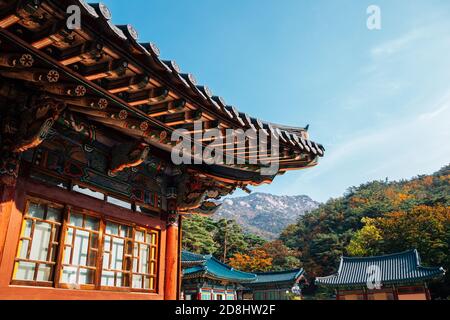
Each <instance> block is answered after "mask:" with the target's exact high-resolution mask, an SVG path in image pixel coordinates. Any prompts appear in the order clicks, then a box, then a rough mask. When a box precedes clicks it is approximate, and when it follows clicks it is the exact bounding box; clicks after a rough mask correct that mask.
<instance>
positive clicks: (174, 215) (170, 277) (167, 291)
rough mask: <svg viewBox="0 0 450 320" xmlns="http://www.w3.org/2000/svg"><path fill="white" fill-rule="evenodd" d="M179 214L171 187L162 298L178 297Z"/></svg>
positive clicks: (168, 199) (174, 298) (168, 198)
mask: <svg viewBox="0 0 450 320" xmlns="http://www.w3.org/2000/svg"><path fill="white" fill-rule="evenodd" d="M179 255H180V247H179V215H178V209H177V193H176V190H174V189H173V188H171V190H170V191H169V192H168V196H167V228H166V259H165V261H166V269H165V283H164V299H165V300H177V299H178V298H179V292H178V287H179V285H178V284H179V279H178V277H179V270H178V266H179V265H178V260H179V259H178V257H179Z"/></svg>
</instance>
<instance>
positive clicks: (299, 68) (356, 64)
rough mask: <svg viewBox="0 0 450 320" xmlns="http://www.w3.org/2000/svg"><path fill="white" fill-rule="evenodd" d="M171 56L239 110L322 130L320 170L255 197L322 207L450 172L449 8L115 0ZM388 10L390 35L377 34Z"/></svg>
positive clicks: (119, 15)
mask: <svg viewBox="0 0 450 320" xmlns="http://www.w3.org/2000/svg"><path fill="white" fill-rule="evenodd" d="M104 3H105V4H107V5H108V7H109V8H110V9H111V11H112V14H113V21H114V23H116V24H127V23H129V24H132V25H133V26H134V27H135V28H136V29H137V30H138V31H139V35H140V40H141V41H151V42H154V43H156V44H157V45H158V47H159V48H160V49H161V55H162V57H163V58H164V59H171V60H176V61H177V63H178V64H179V65H180V67H181V69H182V70H183V71H184V72H190V73H193V74H194V75H195V76H196V78H197V79H198V81H199V82H200V83H202V84H206V85H208V86H209V87H210V88H211V89H212V90H213V92H214V93H215V94H217V95H220V96H223V97H224V98H225V99H226V101H227V103H228V104H232V105H235V106H237V107H238V108H239V109H240V110H243V111H245V112H247V113H249V114H251V115H254V116H256V117H259V118H261V119H263V120H267V121H272V122H276V123H282V124H288V125H294V126H305V125H306V124H310V125H311V129H310V133H311V138H312V139H313V140H315V141H318V142H320V143H322V144H324V145H325V147H326V148H327V153H326V157H325V158H323V159H322V160H321V162H320V165H319V166H318V167H316V168H314V169H310V170H305V171H299V172H289V173H288V174H286V175H285V176H282V177H278V178H277V180H276V181H275V182H274V183H273V184H272V185H270V186H263V187H259V188H256V189H255V191H259V192H271V193H274V194H280V195H284V194H287V195H297V194H307V195H310V196H311V197H312V198H314V199H316V200H319V201H326V200H327V199H328V198H330V197H337V196H340V195H342V194H343V193H344V192H345V190H346V189H347V188H348V187H350V186H353V185H359V184H361V183H365V182H367V181H371V180H379V179H382V180H384V179H386V178H389V179H391V180H397V179H402V178H410V177H413V176H415V175H417V174H427V173H432V172H434V171H437V170H438V169H439V168H441V167H442V166H444V165H446V164H448V163H450V143H449V141H450V129H449V127H450V125H449V124H450V1H448V0H417V1H407V0H386V1H381V0H371V1H365V0H339V1H332V0H278V1H276V0H241V1H237V0H228V1H219V0H150V1H148V0H132V1H123V0H104ZM373 4H375V5H378V6H379V7H380V8H381V14H382V29H381V30H379V31H369V30H368V29H367V27H366V20H367V17H368V16H367V14H366V9H367V7H368V6H369V5H373Z"/></svg>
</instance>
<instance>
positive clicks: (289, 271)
mask: <svg viewBox="0 0 450 320" xmlns="http://www.w3.org/2000/svg"><path fill="white" fill-rule="evenodd" d="M300 271H304V269H303V268H299V269H292V270H286V271H269V272H255V274H256V275H271V274H287V273H294V272H296V273H298V272H300Z"/></svg>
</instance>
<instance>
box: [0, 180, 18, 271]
mask: <svg viewBox="0 0 450 320" xmlns="http://www.w3.org/2000/svg"><path fill="white" fill-rule="evenodd" d="M15 195H16V185H15V183H14V184H12V185H6V184H0V263H1V261H2V258H3V251H4V248H5V242H6V236H7V233H8V224H9V220H10V218H11V212H12V210H14V206H15V201H14V199H15Z"/></svg>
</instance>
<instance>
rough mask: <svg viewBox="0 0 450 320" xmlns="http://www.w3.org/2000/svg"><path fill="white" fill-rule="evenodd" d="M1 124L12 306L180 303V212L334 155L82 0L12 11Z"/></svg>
mask: <svg viewBox="0 0 450 320" xmlns="http://www.w3.org/2000/svg"><path fill="white" fill-rule="evenodd" d="M69 7H70V10H68V8H69ZM67 12H71V14H68V13H67ZM78 13H79V17H78V18H80V21H81V24H80V25H79V26H78V27H74V26H73V25H72V24H70V23H68V21H69V20H68V19H72V18H73V17H72V14H75V15H77V14H78ZM72 22H73V21H72ZM0 123H1V126H0V148H1V151H0V299H159V300H161V299H172V300H173V299H178V298H179V292H180V285H181V259H180V256H181V250H180V240H181V239H180V232H181V216H182V215H188V214H198V213H200V214H212V213H214V212H215V210H216V209H217V205H216V204H215V202H214V200H217V199H220V198H221V197H223V196H225V195H228V194H230V193H232V192H233V191H234V190H236V189H237V188H241V189H243V190H246V191H248V187H251V186H258V185H261V184H264V183H270V182H272V181H273V179H274V178H275V177H276V176H278V175H281V174H284V173H286V172H287V171H290V170H296V169H303V168H308V167H312V166H315V165H316V164H317V163H318V159H319V158H320V157H322V156H323V155H324V148H323V146H322V145H320V144H318V143H315V142H313V141H312V140H310V138H309V134H308V130H307V129H306V128H293V127H286V126H280V125H275V124H272V123H269V122H264V121H261V120H259V119H258V118H255V117H252V116H249V115H247V114H246V113H244V112H241V111H239V110H238V109H236V108H235V107H233V106H230V105H228V104H226V103H225V101H224V99H222V98H221V97H219V96H216V95H214V94H213V93H212V92H211V90H209V89H208V88H207V87H206V86H203V85H199V84H198V83H197V82H196V80H195V78H194V76H193V75H192V74H189V73H184V72H182V71H181V70H180V68H179V67H178V65H177V64H176V63H175V62H174V61H171V60H163V59H161V58H160V56H159V51H158V49H157V47H156V46H155V45H154V44H152V43H141V42H139V41H138V34H137V32H136V30H135V29H134V28H133V27H132V26H130V25H115V24H114V23H113V22H112V20H111V13H110V11H109V10H108V8H107V7H106V6H104V5H102V4H87V3H86V2H85V1H82V0H20V1H19V0H0ZM233 130H234V131H233ZM239 130H240V131H245V132H247V133H249V134H248V135H246V136H245V137H244V139H243V140H241V139H240V138H239V137H235V135H234V133H233V132H235V131H239ZM230 132H231V133H230ZM211 133H213V134H211ZM174 137H175V138H174ZM225 138H226V139H225ZM186 142H188V143H186ZM180 146H181V147H180ZM220 148H223V149H226V157H224V158H225V160H226V161H220V158H221V156H222V155H221V154H220V152H218V151H217V150H220ZM202 151H206V152H205V153H202ZM180 154H182V160H183V161H182V162H174V161H173V156H174V155H175V158H177V159H178V158H180V157H179V155H180ZM205 154H206V156H205ZM202 156H203V157H202ZM222 160H223V159H222ZM273 163H276V164H277V165H276V166H275V171H273V170H268V169H273V166H272V164H273Z"/></svg>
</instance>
